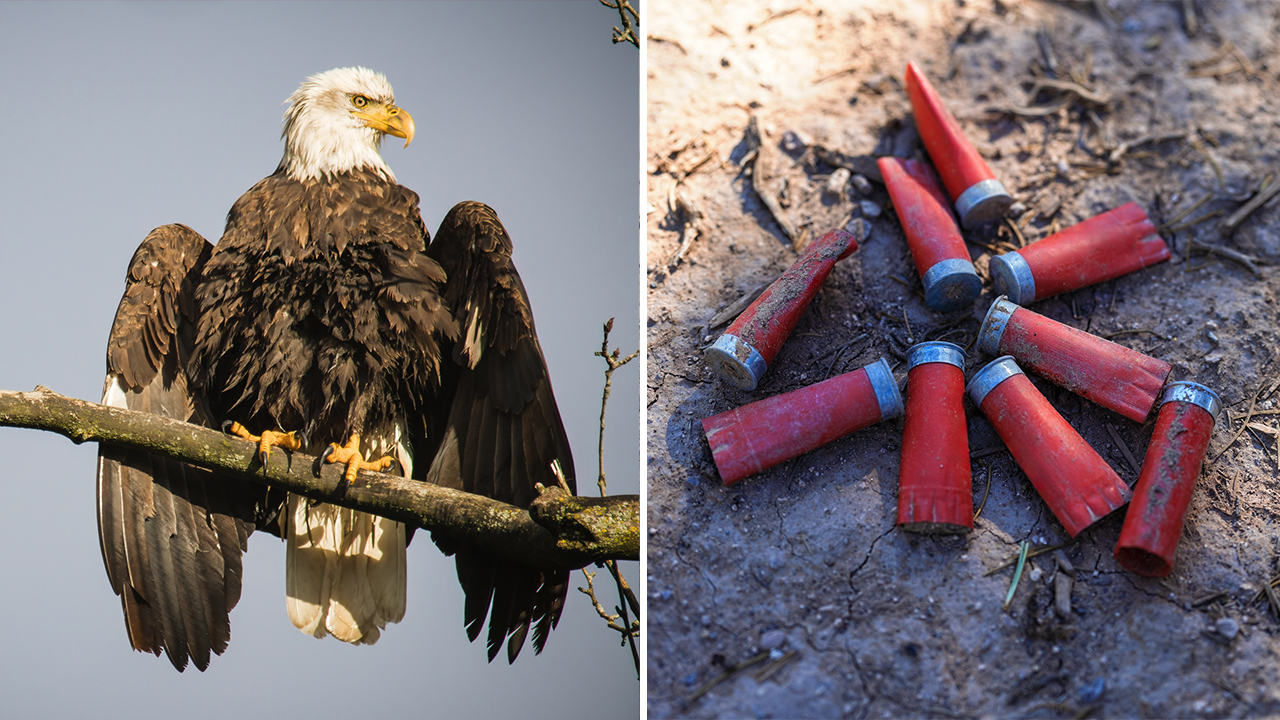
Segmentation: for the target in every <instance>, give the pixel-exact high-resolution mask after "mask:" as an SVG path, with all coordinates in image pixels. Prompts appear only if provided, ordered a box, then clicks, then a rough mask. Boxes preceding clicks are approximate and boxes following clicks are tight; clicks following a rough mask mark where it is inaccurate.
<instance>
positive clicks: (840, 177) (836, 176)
mask: <svg viewBox="0 0 1280 720" xmlns="http://www.w3.org/2000/svg"><path fill="white" fill-rule="evenodd" d="M847 187H849V169H848V168H837V169H836V171H835V172H833V173H831V177H829V178H827V186H826V188H825V189H824V190H823V192H825V193H826V194H827V195H831V196H835V197H841V196H843V195H844V193H845V188H847Z"/></svg>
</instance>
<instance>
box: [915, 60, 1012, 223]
mask: <svg viewBox="0 0 1280 720" xmlns="http://www.w3.org/2000/svg"><path fill="white" fill-rule="evenodd" d="M906 79H907V95H909V96H910V97H911V109H912V111H913V113H914V114H915V116H916V127H917V128H919V129H920V139H921V140H923V141H924V147H925V149H926V150H928V151H929V159H930V160H933V165H934V167H936V168H938V174H939V175H941V176H942V182H944V183H946V185H947V192H949V193H951V197H952V198H954V199H955V202H956V213H957V214H959V215H960V224H961V225H964V226H965V227H967V228H972V227H976V226H978V225H981V224H983V223H985V222H990V221H992V220H996V219H998V218H1000V217H1003V216H1004V214H1005V211H1007V210H1008V209H1009V206H1010V205H1012V204H1013V196H1011V195H1010V194H1009V192H1008V191H1007V190H1005V189H1004V185H1003V184H1001V182H1000V181H999V180H997V179H996V176H995V173H993V172H991V168H989V167H987V163H986V161H985V160H983V159H982V156H981V155H979V154H978V151H977V150H976V149H974V147H973V144H972V143H970V142H969V139H968V138H966V137H965V135H964V131H963V130H961V129H960V124H959V123H957V122H956V119H955V117H954V116H952V115H951V112H950V111H949V110H947V107H946V106H945V105H943V104H942V98H940V97H938V93H937V91H935V90H934V89H933V86H932V85H930V84H929V80H928V79H927V78H925V76H924V73H922V72H920V68H918V67H916V64H915V63H907V74H906Z"/></svg>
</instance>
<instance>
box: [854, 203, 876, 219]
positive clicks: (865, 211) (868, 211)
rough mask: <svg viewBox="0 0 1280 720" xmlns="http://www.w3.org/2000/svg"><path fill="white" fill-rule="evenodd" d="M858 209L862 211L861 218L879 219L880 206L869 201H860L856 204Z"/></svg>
mask: <svg viewBox="0 0 1280 720" xmlns="http://www.w3.org/2000/svg"><path fill="white" fill-rule="evenodd" d="M858 209H859V210H861V211H862V217H865V218H871V219H873V220H874V219H875V218H878V217H880V212H881V210H880V206H879V205H877V204H875V203H874V202H871V201H870V200H862V201H860V202H859V203H858Z"/></svg>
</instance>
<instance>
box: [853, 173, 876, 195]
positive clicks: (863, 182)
mask: <svg viewBox="0 0 1280 720" xmlns="http://www.w3.org/2000/svg"><path fill="white" fill-rule="evenodd" d="M849 179H850V181H851V182H853V189H854V190H857V191H858V193H859V194H861V195H870V194H871V181H870V180H868V179H867V178H866V176H864V175H854V176H853V177H851V178H849Z"/></svg>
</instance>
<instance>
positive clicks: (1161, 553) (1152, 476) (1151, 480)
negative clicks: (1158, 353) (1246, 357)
mask: <svg viewBox="0 0 1280 720" xmlns="http://www.w3.org/2000/svg"><path fill="white" fill-rule="evenodd" d="M1160 400H1161V405H1160V413H1159V414H1158V415H1156V428H1155V431H1154V432H1153V433H1152V434H1151V444H1150V445H1148V446H1147V457H1146V459H1145V460H1143V461H1142V473H1141V474H1139V475H1138V484H1137V485H1136V486H1135V487H1134V489H1133V504H1132V505H1130V506H1129V510H1128V513H1127V514H1126V515H1125V518H1124V527H1123V528H1122V529H1121V530H1120V542H1118V543H1117V544H1116V552H1115V556H1116V560H1117V561H1118V562H1119V563H1120V565H1121V567H1123V568H1125V569H1126V570H1131V571H1133V572H1136V573H1138V574H1139V575H1148V576H1151V577H1164V576H1165V575H1168V574H1169V571H1171V570H1173V554H1174V552H1175V551H1177V549H1178V538H1179V537H1180V536H1181V535H1182V523H1183V521H1184V520H1185V519H1186V517H1187V506H1188V505H1190V504H1191V494H1192V493H1193V492H1194V491H1195V488H1196V478H1197V477H1199V476H1200V463H1201V462H1203V461H1204V454H1205V451H1206V450H1208V449H1209V436H1210V435H1212V434H1213V425H1214V423H1215V422H1216V421H1217V419H1218V412H1219V411H1220V410H1221V409H1222V403H1221V402H1220V401H1219V400H1218V395H1217V393H1215V392H1214V391H1212V390H1210V389H1209V388H1207V387H1205V386H1203V385H1199V384H1196V383H1193V382H1174V383H1169V387H1167V388H1165V391H1164V395H1163V396H1162V397H1161V398H1160Z"/></svg>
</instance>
